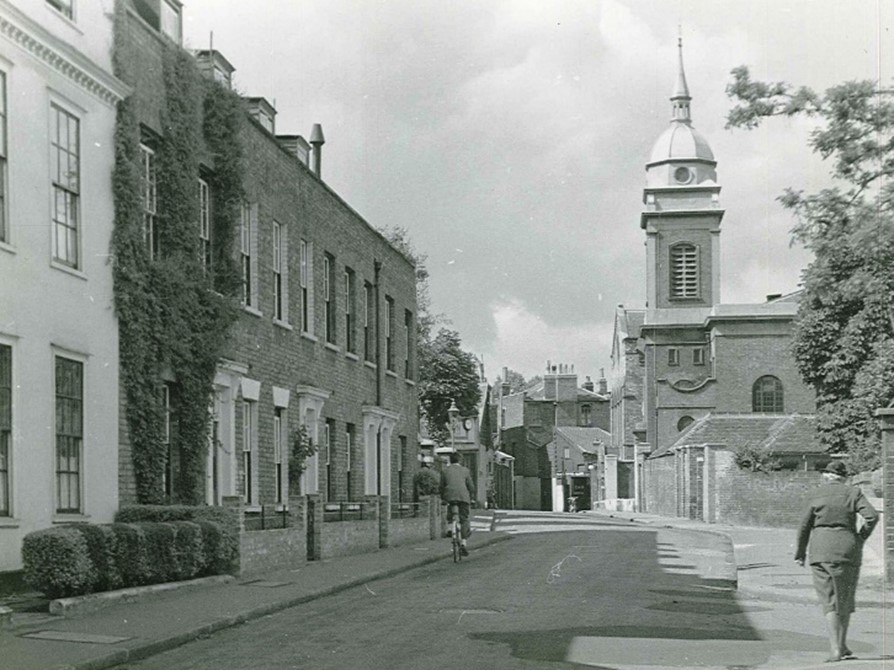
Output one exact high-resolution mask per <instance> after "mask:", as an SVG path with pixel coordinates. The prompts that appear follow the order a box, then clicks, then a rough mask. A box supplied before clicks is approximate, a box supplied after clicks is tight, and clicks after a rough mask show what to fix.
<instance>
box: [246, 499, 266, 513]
mask: <svg viewBox="0 0 894 670" xmlns="http://www.w3.org/2000/svg"><path fill="white" fill-rule="evenodd" d="M242 511H243V512H257V513H258V514H260V513H261V505H246V504H245V502H244V501H243V506H242Z"/></svg>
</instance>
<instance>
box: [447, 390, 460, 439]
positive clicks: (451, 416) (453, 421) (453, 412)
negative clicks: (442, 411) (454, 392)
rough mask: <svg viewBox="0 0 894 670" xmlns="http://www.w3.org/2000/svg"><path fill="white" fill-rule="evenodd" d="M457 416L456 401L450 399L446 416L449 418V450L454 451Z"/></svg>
mask: <svg viewBox="0 0 894 670" xmlns="http://www.w3.org/2000/svg"><path fill="white" fill-rule="evenodd" d="M458 416H459V408H458V407H457V406H456V401H455V400H453V399H451V400H450V407H448V408H447V418H448V419H449V420H450V450H451V451H456V429H455V427H454V426H455V424H456V417H458Z"/></svg>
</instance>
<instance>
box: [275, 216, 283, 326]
mask: <svg viewBox="0 0 894 670" xmlns="http://www.w3.org/2000/svg"><path fill="white" fill-rule="evenodd" d="M282 238H283V235H282V225H281V224H280V223H279V222H277V221H274V222H273V318H274V320H276V321H284V320H285V319H283V281H282V280H283V277H282V274H283V273H282V269H283V262H282Z"/></svg>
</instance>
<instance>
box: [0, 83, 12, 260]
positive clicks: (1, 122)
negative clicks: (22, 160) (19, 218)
mask: <svg viewBox="0 0 894 670" xmlns="http://www.w3.org/2000/svg"><path fill="white" fill-rule="evenodd" d="M7 116H8V110H7V105H6V72H5V71H4V70H0V243H6V244H9V240H10V232H9V208H8V206H7V205H8V203H7V200H8V198H7V194H8V192H9V191H8V188H9V184H8V182H7V178H6V173H7V170H8V167H7V163H8V160H9V148H8V123H7V121H8V119H7Z"/></svg>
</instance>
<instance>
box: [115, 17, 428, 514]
mask: <svg viewBox="0 0 894 670" xmlns="http://www.w3.org/2000/svg"><path fill="white" fill-rule="evenodd" d="M127 31H128V35H127V39H126V40H124V42H125V43H126V44H127V48H128V50H129V53H128V58H129V59H130V60H131V61H132V62H133V63H138V64H139V67H134V68H133V69H134V72H135V73H136V76H137V81H136V86H135V93H134V95H135V98H136V100H137V104H136V106H135V107H136V109H137V113H138V115H139V122H140V123H141V124H142V125H143V126H144V127H146V128H148V129H150V130H151V131H152V132H154V133H156V134H158V135H160V136H161V135H162V134H163V128H162V127H161V123H160V110H161V108H162V106H163V104H164V95H165V90H164V86H163V82H162V58H161V53H162V41H161V38H160V37H159V36H158V35H157V34H155V33H154V32H153V31H152V30H151V29H150V28H148V27H147V26H146V25H145V24H143V23H142V22H141V21H139V20H138V19H137V18H135V17H131V20H130V21H129V22H128V24H127ZM271 93H275V92H271ZM241 141H242V144H243V154H244V161H245V168H246V173H247V174H246V179H245V183H244V187H245V193H246V201H247V204H248V205H250V206H251V207H252V211H253V212H254V215H253V217H252V218H253V223H254V224H255V226H254V227H255V230H256V232H255V235H256V241H255V244H254V248H253V254H252V255H253V257H252V264H253V266H254V268H255V271H254V273H253V274H254V277H253V279H254V281H255V283H256V289H255V291H254V293H255V294H256V297H257V301H256V304H254V305H252V306H251V309H246V310H245V311H244V312H243V313H242V315H241V316H240V318H239V320H238V322H237V323H236V324H235V325H234V327H233V328H232V331H231V338H230V342H229V347H228V350H227V352H226V354H225V357H226V358H227V359H228V360H230V361H232V362H233V363H235V364H236V365H237V366H243V367H245V368H247V373H246V375H245V376H246V377H248V378H250V379H253V380H255V381H259V382H261V390H260V397H259V398H258V401H257V423H256V425H257V442H258V445H257V447H258V448H257V460H256V465H255V467H256V469H257V470H256V471H257V484H258V502H259V503H261V504H269V503H272V502H274V500H275V486H276V479H275V475H274V473H275V463H274V457H273V417H274V410H275V407H274V403H273V387H274V386H277V387H280V388H283V389H291V390H292V397H291V400H290V407H289V408H288V409H287V411H286V413H285V421H286V423H287V429H286V432H287V434H288V433H291V431H292V430H294V429H295V428H296V427H297V426H298V424H299V421H300V420H301V417H299V416H298V411H297V400H296V398H295V393H294V389H295V387H296V385H308V386H312V387H315V388H319V389H322V390H324V391H326V392H328V393H329V394H330V395H329V399H328V400H326V402H325V404H324V406H323V410H322V415H321V417H320V420H321V421H320V423H321V427H322V425H324V422H325V421H326V420H327V419H328V420H331V421H333V422H334V423H333V426H334V431H333V440H332V446H333V450H332V460H331V467H330V468H329V470H327V468H326V465H325V458H323V457H321V458H320V469H319V474H320V476H319V490H320V492H321V493H323V494H324V496H325V495H326V493H327V491H331V499H332V500H347V499H348V498H349V496H350V498H351V499H354V500H358V499H360V498H361V497H362V496H363V494H364V489H363V486H364V462H363V415H362V407H363V406H365V405H371V406H378V407H381V408H384V409H386V410H389V411H391V412H394V413H396V414H398V415H399V419H398V421H397V423H396V425H395V426H394V430H393V433H392V440H391V445H390V446H391V477H392V479H391V496H392V498H393V499H394V500H397V499H399V498H400V497H403V499H410V498H411V497H412V493H413V492H412V478H413V474H414V473H415V471H416V468H417V467H418V459H417V454H418V444H417V435H418V411H417V405H418V403H417V393H416V386H415V382H416V378H417V373H416V367H417V361H416V351H415V328H412V327H411V328H410V329H409V333H410V339H409V342H408V340H407V337H406V333H407V331H406V330H405V328H404V322H405V313H406V312H409V313H410V315H411V316H412V317H413V318H415V316H416V311H417V307H416V287H415V272H414V268H413V266H412V264H411V263H410V262H409V261H408V259H406V258H405V257H404V256H403V255H402V254H401V253H400V252H398V251H397V250H396V249H395V248H393V247H392V246H391V245H390V244H389V243H388V242H387V241H386V240H385V238H384V237H383V236H382V235H381V234H380V233H379V232H377V231H376V230H375V229H374V228H373V227H372V226H370V225H369V224H368V223H367V222H366V221H365V220H364V219H363V218H362V217H361V216H360V215H359V214H357V212H355V211H354V210H353V209H352V208H351V207H350V206H349V205H348V204H347V203H346V202H345V201H344V200H342V199H341V198H340V197H339V196H338V194H336V193H335V192H334V191H332V190H331V189H330V188H329V187H328V186H327V185H326V184H325V182H324V181H323V180H321V179H320V178H318V177H317V176H316V175H315V174H313V173H312V172H311V171H310V170H309V169H308V168H307V167H306V166H305V165H304V164H303V163H302V162H301V161H300V160H299V159H298V158H297V157H296V156H294V155H292V154H291V153H289V152H288V151H287V150H285V149H284V148H283V147H282V146H281V144H280V143H279V142H278V141H277V140H276V138H275V137H274V136H272V135H271V134H269V133H267V132H266V131H265V130H264V129H263V128H261V126H260V125H258V124H257V123H255V122H254V121H251V120H249V119H248V118H247V117H246V120H245V123H244V126H243V128H242V130H241ZM200 153H201V155H202V163H203V167H207V168H208V169H211V170H213V168H214V165H213V158H212V157H211V156H209V155H208V152H207V151H206V150H204V149H203V150H201V152H200ZM212 196H213V194H212ZM212 207H213V197H212ZM274 221H276V222H277V223H278V224H280V225H281V226H283V230H284V231H285V237H286V238H287V244H286V245H285V247H286V249H285V251H286V258H285V261H286V263H285V265H286V268H287V269H286V270H285V271H284V272H283V280H284V295H285V297H286V313H287V315H286V317H285V319H283V321H282V322H276V321H275V320H274V319H273V310H274V305H273V303H274V299H273V291H274V289H273V283H274V278H273V228H274V226H273V222H274ZM239 224H240V222H239V221H234V222H233V225H234V227H237V228H236V233H237V235H236V249H237V251H238V249H239V237H238V226H239ZM301 240H305V241H306V242H308V243H310V245H311V246H310V250H311V258H312V265H311V269H312V272H311V276H312V279H311V282H310V283H311V286H310V289H311V298H312V300H311V303H312V307H313V309H312V312H311V321H312V324H313V325H312V328H310V330H311V331H312V333H313V334H312V336H310V337H309V336H307V334H304V333H302V324H301V302H300V291H301V286H300V284H299V275H300V273H299V247H300V241H301ZM324 255H328V256H329V257H330V258H331V259H332V260H333V262H334V272H333V275H334V279H335V285H334V286H332V287H331V290H330V295H331V299H332V304H333V308H334V312H335V315H336V318H335V329H334V330H335V337H334V340H335V341H334V343H327V342H326V337H325V307H324V306H325V295H324V277H323V265H324V260H323V259H324ZM376 263H380V264H381V272H380V273H379V275H378V294H379V302H378V306H379V310H378V316H379V319H380V338H379V341H378V343H377V345H378V346H377V351H378V354H379V355H380V356H381V361H378V359H377V357H376V356H373V361H372V362H365V361H364V350H363V335H362V332H363V331H362V323H363V316H364V315H363V312H362V306H363V297H364V295H363V287H364V282H365V281H368V282H370V283H374V282H375V280H376V273H375V266H376ZM346 268H350V269H351V270H353V272H354V287H355V289H354V290H355V300H354V302H353V307H354V321H355V329H354V330H355V350H356V355H354V354H353V353H351V352H350V351H348V350H347V347H346V331H345V318H344V314H345V307H346V301H345V294H344V272H345V269H346ZM386 296H387V297H389V298H391V299H392V300H393V304H394V307H395V314H394V333H393V336H392V337H393V344H394V370H393V371H386V369H385V368H386V364H385V360H384V346H385V319H386V315H385V310H386ZM411 325H412V322H411ZM407 358H409V360H410V362H411V365H410V370H409V373H407V372H406V370H405V365H404V361H405V359H407ZM377 361H378V362H379V363H380V364H379V365H377V364H376V362H377ZM235 399H236V400H237V401H239V400H240V396H239V395H238V393H237V395H236V398H235ZM121 416H122V418H123V417H124V416H125V412H124V400H123V398H122V412H121ZM347 424H353V425H354V427H355V433H354V448H353V450H352V453H351V470H350V473H349V472H348V469H347V462H348V455H347V448H346V445H347V439H346V435H345V433H346V427H347ZM233 434H234V436H235V444H232V445H227V447H228V449H229V450H230V452H231V453H240V452H241V450H242V426H241V413H240V412H238V411H237V412H235V416H234V417H233ZM321 436H322V430H321ZM120 437H121V466H120V474H119V479H120V489H121V491H122V502H124V501H128V500H129V498H128V496H133V495H135V493H134V491H135V488H134V484H133V472H132V466H131V462H132V454H131V453H130V448H129V444H128V441H127V436H126V428H123V429H122V430H121V431H120ZM401 437H404V438H406V439H405V443H406V451H405V453H403V454H400V453H399V451H400V446H401V439H400V438H401ZM235 461H236V462H235V464H234V465H235V467H236V469H237V471H236V473H235V475H236V476H235V479H236V481H237V482H239V483H240V486H241V481H242V462H241V459H235ZM399 463H402V470H403V476H402V478H399V475H398V471H399V470H400V469H401V468H400V467H399ZM328 476H331V478H332V482H331V486H328V484H329V482H328V481H327V477H328ZM400 479H402V481H403V491H402V494H400V493H398V490H397V487H398V483H399V481H400ZM349 480H350V486H349ZM234 493H243V492H242V491H241V490H237V491H235V492H234Z"/></svg>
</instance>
